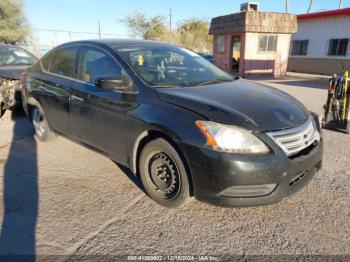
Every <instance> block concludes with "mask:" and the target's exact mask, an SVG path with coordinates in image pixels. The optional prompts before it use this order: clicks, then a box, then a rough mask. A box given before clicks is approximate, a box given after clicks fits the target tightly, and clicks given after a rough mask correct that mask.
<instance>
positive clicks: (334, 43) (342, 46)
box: [328, 38, 349, 56]
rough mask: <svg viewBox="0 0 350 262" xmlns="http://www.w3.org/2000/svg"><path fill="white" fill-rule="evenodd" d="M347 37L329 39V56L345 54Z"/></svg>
mask: <svg viewBox="0 0 350 262" xmlns="http://www.w3.org/2000/svg"><path fill="white" fill-rule="evenodd" d="M348 43H349V39H347V38H343V39H331V40H330V41H329V46H328V55H329V56H346V53H347V50H348Z"/></svg>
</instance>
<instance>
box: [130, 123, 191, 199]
mask: <svg viewBox="0 0 350 262" xmlns="http://www.w3.org/2000/svg"><path fill="white" fill-rule="evenodd" d="M157 138H163V139H164V140H166V141H167V142H168V143H169V144H170V145H171V146H172V147H173V148H174V149H175V150H176V151H177V153H178V154H179V156H180V158H181V160H182V161H183V164H184V166H185V169H186V173H187V177H188V182H189V184H190V195H191V196H193V195H194V193H193V192H194V191H193V181H192V176H191V170H190V166H189V161H188V159H187V157H186V155H185V154H184V152H183V150H182V149H181V148H180V147H179V146H178V145H177V144H176V143H175V137H174V135H172V134H168V133H167V132H165V131H164V130H159V129H151V130H146V131H144V132H142V133H141V134H140V135H139V136H138V137H137V139H136V140H135V142H134V145H133V148H132V156H131V160H132V161H131V163H130V170H131V171H132V173H133V174H134V175H136V176H138V174H139V166H138V162H139V158H140V155H141V151H142V149H143V148H144V147H145V145H147V144H148V143H149V142H151V141H153V140H155V139H157Z"/></svg>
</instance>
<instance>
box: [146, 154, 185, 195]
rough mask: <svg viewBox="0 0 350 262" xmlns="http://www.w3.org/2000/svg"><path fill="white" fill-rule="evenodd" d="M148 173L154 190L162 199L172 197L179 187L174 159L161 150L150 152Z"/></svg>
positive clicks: (178, 177)
mask: <svg viewBox="0 0 350 262" xmlns="http://www.w3.org/2000/svg"><path fill="white" fill-rule="evenodd" d="M148 174H149V178H150V180H151V182H152V185H153V189H154V192H155V193H157V195H159V196H160V197H161V198H163V199H172V198H174V197H176V196H177V194H178V192H179V189H180V186H179V185H180V176H179V171H178V168H177V167H176V164H175V162H174V160H173V159H172V158H171V157H170V156H168V155H167V154H165V153H163V152H155V153H152V155H151V157H150V158H149V161H148Z"/></svg>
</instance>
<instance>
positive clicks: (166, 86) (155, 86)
mask: <svg viewBox="0 0 350 262" xmlns="http://www.w3.org/2000/svg"><path fill="white" fill-rule="evenodd" d="M151 87H154V88H173V87H180V88H184V86H182V85H175V84H173V85H151Z"/></svg>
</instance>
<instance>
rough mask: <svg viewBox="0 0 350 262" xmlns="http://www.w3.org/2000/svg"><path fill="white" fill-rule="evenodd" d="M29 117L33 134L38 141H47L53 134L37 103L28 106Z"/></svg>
mask: <svg viewBox="0 0 350 262" xmlns="http://www.w3.org/2000/svg"><path fill="white" fill-rule="evenodd" d="M30 119H31V121H32V123H33V127H34V132H35V135H36V137H37V138H38V139H39V140H40V141H43V142H47V141H49V140H51V139H52V138H53V137H54V136H55V134H54V133H53V132H52V131H51V128H50V126H49V123H48V122H47V118H46V116H45V114H44V111H43V109H42V107H41V106H40V105H39V104H36V105H34V106H30Z"/></svg>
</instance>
